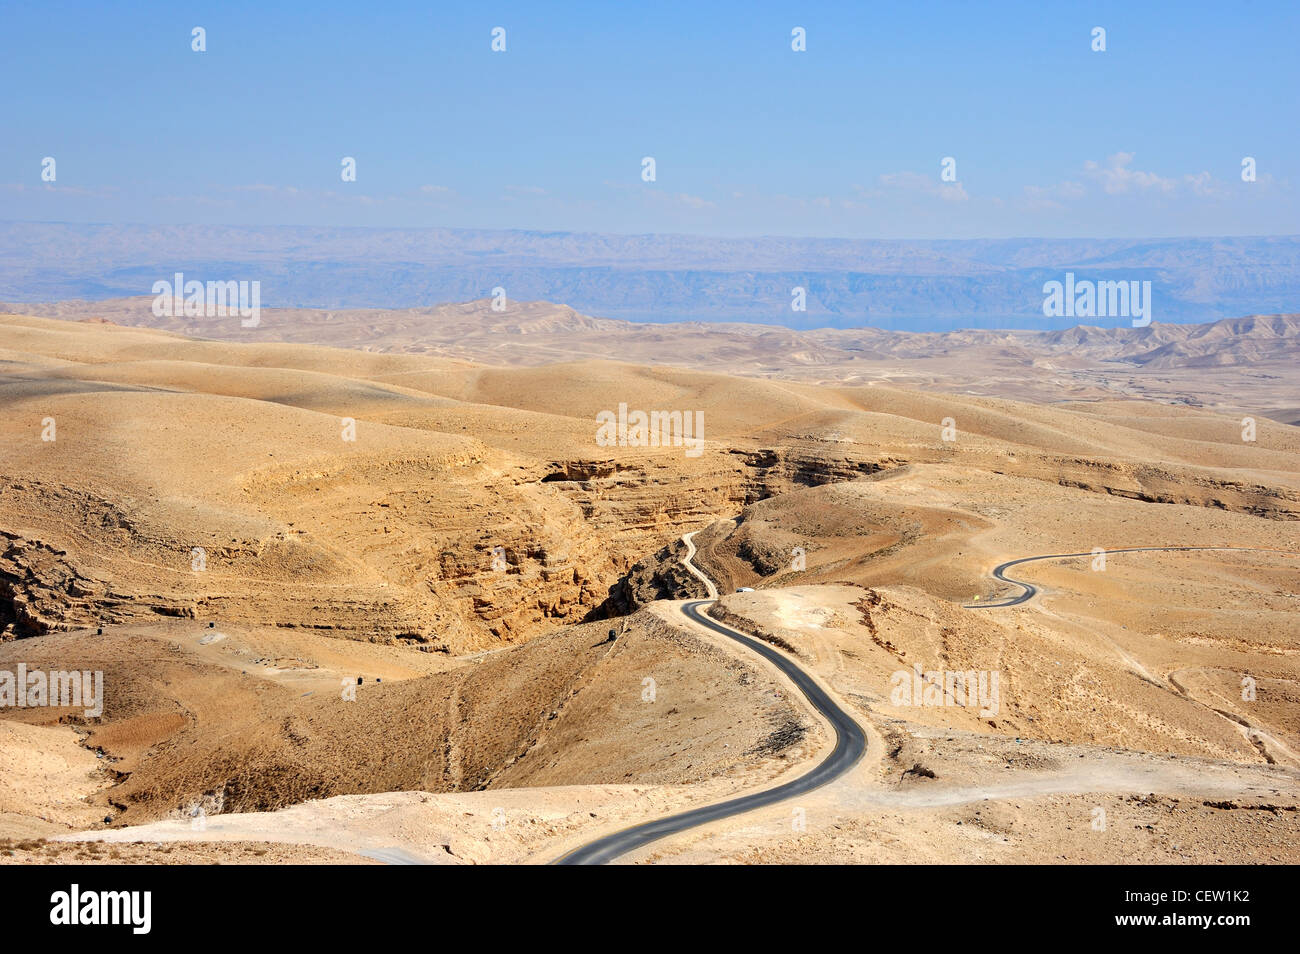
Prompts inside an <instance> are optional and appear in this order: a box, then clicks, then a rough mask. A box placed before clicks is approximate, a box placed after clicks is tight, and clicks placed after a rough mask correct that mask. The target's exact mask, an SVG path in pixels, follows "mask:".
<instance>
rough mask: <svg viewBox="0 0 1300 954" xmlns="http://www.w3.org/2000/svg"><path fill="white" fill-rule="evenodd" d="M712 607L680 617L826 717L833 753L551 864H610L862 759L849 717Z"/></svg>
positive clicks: (796, 791) (790, 664)
mask: <svg viewBox="0 0 1300 954" xmlns="http://www.w3.org/2000/svg"><path fill="white" fill-rule="evenodd" d="M712 602H713V600H696V601H694V602H691V603H685V604H683V605H682V607H681V609H682V613H684V614H685V615H686V616H687V617H689V618H690V619H692V620H694V621H695V622H696V623H699V624H700V625H701V626H705V627H707V628H709V629H711V630H713V631H714V632H715V633H721V634H722V635H723V636H726V637H728V638H730V639H734V640H735V641H736V642H738V643H740V644H741V645H742V646H744V647H745V648H746V649H749V650H751V651H753V652H756V653H758V654H759V655H760V656H762V657H763V658H764V659H767V660H769V661H770V662H772V663H773V664H774V665H775V666H776V667H777V668H778V669H780V670H781V672H782V673H783V674H784V675H785V676H786V677H788V678H789V679H790V681H791V682H793V683H794V684H795V686H797V687H798V689H799V691H800V692H802V693H803V694H804V695H805V696H807V697H808V701H809V702H811V703H812V704H813V706H814V707H815V708H816V709H817V711H818V712H820V713H821V714H822V715H823V716H825V717H826V719H827V720H828V721H829V722H830V724H831V726H832V727H833V728H834V729H835V748H834V750H833V751H832V752H831V754H830V755H828V756H827V757H826V758H825V759H824V760H823V761H822V762H821V763H820V764H819V765H818V766H817V767H816V768H814V769H813V770H812V771H810V772H808V773H807V774H806V775H801V776H800V777H799V778H796V779H794V780H792V781H789V782H786V783H784V784H783V785H778V786H777V787H776V788H770V789H767V790H765V791H762V792H755V793H754V794H752V795H741V796H739V797H737V798H733V799H731V800H730V801H725V802H719V803H718V804H716V805H706V806H704V807H703V808H693V809H691V810H690V811H685V812H682V813H681V814H679V815H670V816H668V817H667V818H660V819H658V820H657V821H651V822H645V823H644V824H640V825H635V826H633V827H632V828H625V829H623V830H622V831H616V832H614V833H613V834H612V835H606V836H605V837H603V838H598V839H596V840H595V841H592V842H588V843H587V844H585V845H583V846H582V847H580V848H577V849H575V850H573V851H571V852H569V853H568V854H567V855H565V856H564V857H562V858H559V859H557V860H556V861H555V864H557V865H602V864H605V863H607V862H610V861H613V860H614V859H615V858H617V857H618V856H619V855H622V854H625V853H627V852H629V851H633V850H634V849H637V848H642V847H644V846H646V845H648V844H650V843H651V842H652V841H658V840H659V839H660V838H664V837H666V836H668V835H675V834H677V833H678V832H682V831H686V830H687V829H688V828H694V827H695V826H696V825H704V824H707V823H708V822H713V821H717V820H718V819H720V818H727V817H729V816H731V815H739V814H740V813H742V812H747V811H751V810H752V809H755V808H761V807H763V806H764V805H773V804H775V803H777V802H780V801H784V800H785V799H787V798H792V797H794V796H795V795H803V794H804V793H806V792H811V791H812V790H813V789H815V788H819V787H820V786H822V785H825V784H826V783H827V782H830V781H833V780H835V779H837V778H839V777H840V776H841V775H843V774H844V773H845V772H847V771H848V770H849V769H850V768H852V767H853V766H854V765H855V764H856V763H857V761H858V759H860V758H862V754H863V753H864V752H866V750H867V738H866V734H865V733H864V732H863V731H862V727H861V726H860V725H858V724H857V723H856V722H855V721H854V720H853V718H852V716H850V715H849V714H848V713H847V712H845V711H844V710H843V709H841V708H840V707H839V706H838V705H837V704H836V702H835V700H834V699H832V698H831V697H830V696H829V695H827V694H826V692H825V691H824V690H823V689H822V688H821V686H819V685H817V683H816V682H815V681H814V680H813V679H812V678H811V677H809V675H808V674H807V673H806V672H804V671H803V669H801V668H800V667H799V665H798V664H797V663H795V662H794V661H793V659H791V658H790V657H789V656H787V655H785V654H784V653H781V652H780V651H778V650H777V649H775V648H773V647H772V646H769V645H768V644H767V643H763V642H760V641H759V640H757V639H754V638H752V637H750V636H746V635H745V634H744V633H741V632H737V631H736V630H734V629H731V628H730V627H728V626H723V625H722V624H721V623H719V622H718V621H717V620H715V619H712V618H710V617H709V616H706V615H705V614H704V612H703V610H704V607H706V606H708V605H709V604H710V603H712Z"/></svg>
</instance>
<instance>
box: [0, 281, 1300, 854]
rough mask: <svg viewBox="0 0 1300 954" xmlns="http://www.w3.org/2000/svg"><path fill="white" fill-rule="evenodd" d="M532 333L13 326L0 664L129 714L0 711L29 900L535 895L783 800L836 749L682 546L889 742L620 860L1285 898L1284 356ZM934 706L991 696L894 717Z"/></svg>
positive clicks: (643, 328) (525, 321)
mask: <svg viewBox="0 0 1300 954" xmlns="http://www.w3.org/2000/svg"><path fill="white" fill-rule="evenodd" d="M519 308H520V311H519V312H516V313H513V314H511V315H509V317H508V319H501V320H500V322H498V323H497V324H493V323H492V322H494V321H496V317H492V318H491V320H487V319H488V313H487V312H486V311H485V309H486V306H485V305H484V304H483V303H471V304H468V305H464V306H446V307H444V308H442V309H438V310H433V311H429V310H424V311H412V312H402V313H395V312H384V313H375V314H373V315H369V316H366V315H361V314H359V313H337V314H335V313H289V312H278V311H273V310H268V312H267V313H266V315H265V316H264V324H265V326H266V328H267V329H269V331H268V332H267V333H266V334H264V335H262V336H261V337H255V336H253V335H251V334H249V333H247V332H244V331H239V330H237V325H238V323H237V322H234V323H228V324H234V325H235V326H236V330H235V331H233V332H230V333H229V334H223V335H221V336H218V335H217V334H216V333H214V332H215V329H213V328H205V327H189V328H183V327H180V326H177V327H174V328H152V327H139V326H138V325H146V324H148V323H149V318H151V316H149V315H148V309H147V300H146V302H145V305H144V308H143V313H142V312H141V308H140V302H139V301H137V300H129V301H126V302H119V303H108V304H107V305H104V306H103V307H99V308H98V310H96V308H94V307H92V306H80V305H78V306H71V305H66V304H65V305H60V306H50V307H48V308H45V309H33V310H41V311H45V312H47V313H48V314H49V315H51V316H38V315H32V314H25V315H24V314H9V315H0V401H2V402H3V407H4V409H5V414H4V415H3V417H0V461H3V464H0V673H5V672H9V673H17V671H18V667H19V665H20V664H21V665H23V666H24V667H25V668H26V670H28V671H32V670H41V671H67V670H78V671H96V672H102V673H103V686H104V694H103V700H102V701H103V708H102V712H101V713H98V714H95V715H91V716H88V715H86V714H85V713H84V712H83V711H82V709H81V708H80V707H75V706H65V707H52V706H33V707H23V708H19V707H16V706H4V707H0V765H3V767H4V769H5V771H4V772H2V773H0V839H5V840H4V841H0V860H4V861H10V862H42V861H45V862H48V861H51V860H69V859H76V860H83V859H85V858H87V857H94V858H98V859H100V860H111V861H113V862H137V861H141V862H151V863H163V862H165V863H178V862H179V863H184V862H187V861H193V862H210V861H220V862H223V863H240V862H248V861H258V862H267V863H273V862H282V861H295V862H312V863H338V862H340V861H349V862H373V861H382V862H389V863H395V862H428V863H447V864H455V863H489V862H511V863H514V862H545V861H550V860H553V859H555V858H556V857H558V856H560V855H561V854H563V853H564V852H566V851H568V850H570V849H572V848H573V847H575V846H577V845H579V844H582V843H583V842H585V841H587V840H589V839H591V838H594V837H597V836H599V835H602V834H605V833H608V832H610V831H614V830H617V829H620V828H622V827H625V826H627V825H631V824H635V823H638V822H641V821H644V820H647V819H651V818H656V817H659V816H662V815H665V814H668V813H671V812H675V811H678V810H680V809H683V808H686V807H690V806H697V805H704V804H708V803H710V802H712V801H715V800H718V799H721V798H724V797H728V796H732V795H734V794H736V793H738V792H749V791H756V790H761V789H763V788H766V787H770V786H774V785H777V784H780V783H782V782H783V781H785V780H788V779H791V778H794V777H797V776H798V775H799V774H801V773H803V772H805V771H807V770H808V769H809V767H810V766H811V765H813V764H815V763H816V762H817V761H818V760H819V759H820V758H822V757H823V756H824V755H825V753H826V752H828V751H829V749H830V747H831V745H832V743H833V738H832V733H831V732H830V730H829V729H828V727H827V725H826V724H825V722H824V720H823V719H822V718H820V717H819V715H818V713H817V712H816V711H814V710H813V709H812V708H811V707H810V706H809V704H808V702H807V700H806V699H804V698H803V697H802V696H801V695H800V693H799V692H798V691H796V690H795V689H794V688H793V687H792V686H791V684H790V683H789V681H788V680H787V679H785V678H784V677H783V676H782V675H781V674H780V673H779V672H777V671H776V670H775V669H774V668H773V667H772V666H771V665H770V664H769V663H767V662H766V661H764V660H762V659H761V658H758V657H756V656H755V655H753V654H752V653H748V652H746V651H745V650H744V649H743V648H741V647H739V646H737V645H736V644H734V643H732V642H730V641H728V640H727V639H725V638H723V637H720V636H719V635H718V634H716V633H712V632H710V631H708V630H705V629H703V628H701V627H698V626H694V625H693V624H692V623H690V622H689V621H687V620H686V619H685V618H684V617H683V616H682V614H681V612H680V607H681V605H682V602H683V601H684V600H687V599H691V598H700V597H703V596H705V595H706V593H705V584H704V583H703V582H702V580H701V579H700V578H699V577H697V576H696V575H694V574H693V573H691V572H690V570H689V568H688V567H687V566H686V565H685V564H684V563H683V557H684V556H685V555H686V551H687V545H686V544H685V543H684V542H683V539H682V537H683V534H687V533H692V532H694V538H693V540H694V546H695V547H696V548H697V552H696V553H695V555H694V557H693V558H692V559H693V561H694V564H695V566H697V567H698V568H699V569H700V570H701V571H702V572H703V573H704V574H705V576H706V577H707V578H708V579H709V580H711V581H714V582H715V583H716V584H717V586H718V589H719V590H720V592H721V593H722V594H723V596H722V598H721V599H720V600H719V601H718V603H717V604H716V605H715V606H714V607H713V609H712V610H711V615H712V616H714V618H716V619H719V620H721V621H723V622H725V623H726V624H727V625H729V626H731V627H733V628H734V629H736V630H739V631H741V632H744V633H750V634H753V635H755V636H757V637H758V638H760V639H762V640H764V641H766V642H768V643H770V644H771V645H774V646H777V647H779V648H780V649H781V650H782V652H784V653H787V654H788V655H790V656H791V657H792V658H793V659H794V660H796V661H797V662H798V664H799V665H800V666H801V667H802V668H804V669H805V670H806V671H807V672H808V673H809V674H810V675H811V676H812V677H813V678H814V679H815V680H817V682H818V684H819V685H821V686H823V687H824V688H825V689H826V691H827V692H829V693H831V694H832V695H833V696H834V697H835V698H836V699H837V700H839V703H840V704H841V705H842V706H843V707H844V709H845V711H847V712H849V713H850V714H851V715H852V717H853V718H854V720H855V721H856V722H857V723H859V724H860V725H861V726H862V728H863V730H864V732H865V733H866V735H867V738H868V749H867V753H866V755H865V756H864V757H863V758H862V760H861V761H860V762H859V763H858V764H857V765H856V766H854V768H853V769H852V771H850V772H848V773H846V774H845V775H843V776H841V777H840V778H838V779H836V780H835V781H834V782H833V783H831V784H829V785H827V786H825V787H823V788H821V789H818V790H817V791H816V792H814V793H811V794H809V795H807V796H805V797H801V798H800V799H799V800H797V801H796V802H794V803H782V804H780V805H775V806H772V807H770V808H766V809H761V810H758V811H754V812H751V813H747V814H744V815H738V816H735V817H732V818H729V819H727V820H725V821H722V822H718V823H716V824H713V825H709V826H705V827H701V828H697V829H693V830H692V831H690V832H686V833H683V834H680V835H674V836H673V837H671V838H668V839H665V840H663V841H660V842H657V843H655V844H654V845H651V846H649V847H648V848H646V849H644V850H642V851H639V852H635V853H632V854H629V855H627V856H626V857H625V858H623V859H621V860H625V861H630V862H649V861H659V862H722V863H763V862H908V861H915V860H924V861H942V862H1063V863H1064V862H1115V863H1122V862H1125V861H1180V860H1189V861H1201V862H1213V861H1263V862H1287V863H1295V862H1297V861H1298V860H1300V849H1298V848H1297V847H1296V846H1297V845H1300V839H1298V838H1297V834H1300V811H1298V809H1300V784H1298V783H1300V627H1297V625H1296V619H1297V610H1300V564H1298V563H1297V561H1298V560H1300V523H1298V522H1297V521H1298V520H1300V429H1298V428H1297V427H1296V426H1294V425H1293V424H1292V423H1290V422H1293V421H1295V420H1297V419H1298V418H1300V412H1297V410H1296V409H1297V408H1300V399H1297V396H1296V376H1295V372H1294V367H1295V363H1294V362H1295V357H1296V351H1297V349H1298V348H1300V345H1298V344H1297V342H1300V321H1298V320H1297V318H1296V317H1295V316H1270V317H1264V318H1250V319H1240V320H1237V321H1235V322H1220V323H1216V324H1214V325H1202V326H1159V325H1153V326H1152V327H1151V328H1149V329H1134V330H1133V331H1132V332H1124V333H1114V332H1104V331H1102V330H1101V329H1075V330H1074V331H1073V332H1060V333H1044V334H1042V335H1039V336H1034V335H1031V334H1029V333H1008V334H1006V335H1003V336H1001V337H999V336H998V335H997V334H996V333H988V332H983V333H976V332H971V333H954V334H955V335H956V336H957V337H950V336H944V335H937V336H935V335H932V336H929V337H928V339H927V340H926V341H920V340H911V339H915V338H918V337H919V336H907V335H901V334H892V335H886V334H885V333H881V332H870V331H862V332H853V331H837V332H824V333H823V332H799V333H796V332H790V331H783V330H781V329H776V328H771V327H765V328H762V329H760V330H755V329H752V328H748V327H746V326H729V327H728V328H725V329H724V330H723V331H722V332H719V333H715V332H713V331H710V332H709V333H708V334H707V335H705V333H704V331H703V330H700V329H692V328H690V327H686V328H678V327H677V326H674V327H673V329H669V328H668V327H666V326H655V325H632V324H629V323H624V322H603V321H602V320H599V319H589V318H585V316H580V315H577V314H576V313H573V312H571V311H569V310H567V309H563V308H562V307H561V306H552V305H545V304H544V303H529V304H526V305H521V306H519ZM91 312H94V313H93V314H91ZM142 314H143V316H145V317H142ZM182 331H184V332H186V333H187V334H182V333H181V332H182ZM1139 332H1149V334H1139ZM963 335H965V336H966V337H964V338H963V337H961V336H963ZM1053 336H1055V337H1053ZM706 337H707V339H708V344H707V346H706V345H705V344H704V343H703V340H704V338H706ZM235 339H240V340H235ZM939 339H946V340H942V341H941V340H939ZM321 341H328V342H330V343H331V344H334V345H338V347H327V346H324V345H322V344H320V343H319V342H321ZM566 341H567V342H568V345H566V344H565V342H566ZM363 342H364V343H365V350H356V349H357V347H358V346H360V345H361V344H362V343H363ZM422 342H423V343H422ZM616 359H617V360H616ZM620 405H626V406H627V407H629V408H632V409H644V410H647V411H650V410H662V411H680V412H684V413H688V414H690V415H695V414H696V413H697V412H698V413H700V414H702V420H703V422H704V427H703V432H702V439H703V440H702V444H701V445H700V447H699V448H698V451H699V453H698V454H695V453H688V451H689V450H690V448H688V447H683V446H617V445H615V446H606V445H603V444H602V443H600V442H598V440H597V435H598V431H597V420H598V415H600V414H601V413H602V412H612V411H617V409H618V408H619V407H620ZM1243 416H1249V417H1250V418H1251V419H1252V422H1253V433H1251V434H1250V435H1249V436H1250V438H1253V439H1243V437H1244V431H1243V420H1242V418H1243ZM1136 547H1169V548H1174V547H1189V548H1190V547H1203V548H1207V549H1203V550H1185V551H1173V550H1170V551H1148V552H1125V551H1127V550H1128V549H1129V548H1136ZM1209 548H1214V549H1209ZM1055 554H1079V555H1078V556H1071V557H1063V558H1060V559H1054V560H1044V561H1040V562H1035V563H1030V564H1025V565H1022V566H1020V567H1018V568H1016V570H1015V571H1011V575H1012V578H1013V579H1018V580H1024V581H1027V582H1030V583H1032V584H1033V585H1034V586H1036V587H1037V592H1036V593H1035V595H1034V596H1033V598H1032V599H1030V600H1027V601H1025V602H1023V603H1020V604H1018V605H1013V606H1006V607H996V606H994V607H986V606H983V605H981V604H987V603H998V602H1001V601H1002V600H1003V599H1005V598H1006V597H1010V596H1014V594H1015V593H1016V592H1017V588H1016V587H1015V586H1014V585H1012V584H1009V583H1006V582H1002V581H1000V580H997V579H995V578H994V577H993V576H992V571H993V569H994V567H996V566H998V565H999V564H1001V563H1004V562H1006V561H1009V560H1014V559H1017V558H1021V557H1028V556H1038V555H1055ZM741 588H745V589H746V590H748V591H747V592H736V591H737V590H738V589H741ZM611 634H612V635H611ZM913 667H920V674H918V676H917V680H918V682H917V685H918V687H919V686H920V685H921V684H922V683H924V682H925V681H926V679H927V678H928V676H926V675H925V674H929V673H934V672H939V673H954V672H955V673H958V674H967V673H972V674H973V673H983V674H996V675H997V677H998V683H997V686H998V698H997V700H996V704H993V705H966V704H946V705H944V704H937V705H936V704H930V703H928V702H925V701H924V700H923V699H922V698H919V697H920V693H919V692H918V694H917V695H918V698H917V699H900V697H899V696H898V694H897V691H896V690H897V687H898V685H899V680H898V673H900V672H901V673H904V674H905V675H906V674H908V673H911V672H912V671H913ZM941 678H942V677H941ZM910 684H911V683H910V681H909V685H910ZM984 701H985V702H989V701H991V700H989V699H987V698H986V699H985V700H984ZM101 843H108V844H101ZM89 846H95V847H93V848H92V847H89ZM258 852H264V854H258Z"/></svg>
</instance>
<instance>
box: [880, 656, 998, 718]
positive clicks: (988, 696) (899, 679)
mask: <svg viewBox="0 0 1300 954" xmlns="http://www.w3.org/2000/svg"><path fill="white" fill-rule="evenodd" d="M889 686H890V689H889V702H890V705H895V706H964V707H966V708H970V709H974V708H975V707H976V706H978V707H979V710H980V711H979V714H980V718H982V719H988V718H992V717H993V716H996V715H997V714H998V710H999V708H1000V706H999V698H1000V697H999V693H998V671H997V670H996V669H994V670H983V669H980V670H975V669H966V670H951V669H933V670H930V671H929V672H922V671H921V664H920V663H917V664H915V665H914V666H913V667H912V668H911V670H910V671H909V670H907V669H900V670H898V671H897V672H895V673H894V674H893V675H891V676H890V677H889Z"/></svg>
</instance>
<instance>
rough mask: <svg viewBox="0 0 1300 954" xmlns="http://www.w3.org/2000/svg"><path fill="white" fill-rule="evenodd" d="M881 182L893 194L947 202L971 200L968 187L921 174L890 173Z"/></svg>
mask: <svg viewBox="0 0 1300 954" xmlns="http://www.w3.org/2000/svg"><path fill="white" fill-rule="evenodd" d="M879 181H880V185H881V186H883V187H884V188H885V189H886V190H888V191H893V192H912V193H919V194H921V195H928V196H933V197H935V198H938V199H943V200H944V201H945V202H966V201H968V200H969V199H970V195H969V193H967V192H966V187H965V186H964V185H962V184H961V183H960V182H943V181H941V180H939V179H935V178H934V177H933V176H923V175H921V174H920V173H919V172H890V173H886V174H885V175H882V176H881V177H880V180H879Z"/></svg>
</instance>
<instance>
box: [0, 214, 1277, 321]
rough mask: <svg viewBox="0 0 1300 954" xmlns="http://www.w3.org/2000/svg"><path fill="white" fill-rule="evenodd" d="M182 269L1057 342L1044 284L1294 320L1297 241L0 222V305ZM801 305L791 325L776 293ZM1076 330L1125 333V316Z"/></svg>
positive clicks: (129, 287)
mask: <svg viewBox="0 0 1300 954" xmlns="http://www.w3.org/2000/svg"><path fill="white" fill-rule="evenodd" d="M176 271H181V272H184V273H185V276H186V278H192V279H199V280H203V281H206V280H229V279H239V280H245V279H246V280H259V281H261V283H262V304H263V306H264V307H272V306H279V307H310V308H356V307H377V308H406V307H414V306H422V305H434V304H440V303H444V302H459V301H469V300H472V299H479V298H484V297H487V296H488V295H490V294H491V291H492V289H493V288H496V287H498V286H500V287H503V288H504V289H505V290H506V294H507V295H508V296H509V297H510V298H511V299H514V300H546V301H553V302H562V303H564V304H567V305H571V306H572V307H574V308H576V309H578V310H579V311H582V312H585V313H587V314H592V315H598V316H603V317H612V318H623V319H628V320H633V321H683V320H701V321H744V322H755V323H761V324H781V325H787V326H789V327H793V328H816V327H858V326H866V325H870V326H874V327H878V328H887V329H900V330H918V331H942V330H950V329H954V328H962V327H970V328H1036V329H1053V328H1066V327H1070V326H1072V325H1075V324H1079V323H1080V319H1078V318H1069V317H1062V318H1059V319H1047V318H1044V317H1043V313H1042V303H1043V291H1042V288H1043V283H1044V282H1047V281H1052V280H1056V281H1062V280H1063V279H1064V274H1065V272H1066V271H1072V272H1073V273H1074V274H1075V276H1076V278H1077V279H1081V280H1082V279H1089V280H1093V281H1098V280H1123V281H1150V282H1151V287H1152V301H1153V311H1152V317H1153V318H1154V319H1155V320H1156V321H1160V322H1179V323H1183V322H1203V321H1212V320H1215V319H1219V318H1225V317H1234V316H1237V315H1242V314H1261V313H1280V312H1295V311H1297V310H1300V236H1277V237H1259V238H1253V237H1246V238H1193V239H1134V240H1121V239H997V240H960V241H864V240H850V239H802V238H781V237H761V238H743V239H722V238H706V237H701V236H691V235H604V234H587V233H566V232H524V231H481V230H461V229H357V228H349V229H329V228H309V227H277V228H240V227H230V226H202V227H200V226H115V225H77V224H53V223H18V222H9V223H0V300H8V301H29V302H34V301H55V300H61V299H70V298H84V299H90V300H98V299H104V298H118V297H125V296H133V295H141V294H149V292H150V289H151V287H152V285H153V283H154V282H155V281H157V280H159V279H162V278H168V279H169V278H170V277H171V275H172V274H173V273H174V272H176ZM796 285H798V286H802V287H804V288H806V289H807V290H808V297H807V311H805V312H802V313H799V312H794V311H792V310H791V307H790V300H791V289H792V288H793V287H794V286H796ZM1086 323H1088V324H1095V325H1103V326H1120V325H1127V324H1128V321H1127V320H1126V319H1118V318H1104V317H1103V318H1095V319H1091V320H1088V321H1087V322H1086Z"/></svg>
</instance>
